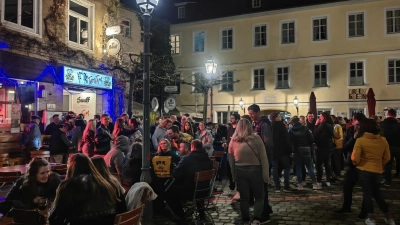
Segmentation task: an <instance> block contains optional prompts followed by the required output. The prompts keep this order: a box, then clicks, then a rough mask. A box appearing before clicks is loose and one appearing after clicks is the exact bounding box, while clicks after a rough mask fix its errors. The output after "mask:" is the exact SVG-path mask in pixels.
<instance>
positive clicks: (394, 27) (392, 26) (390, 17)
mask: <svg viewBox="0 0 400 225" xmlns="http://www.w3.org/2000/svg"><path fill="white" fill-rule="evenodd" d="M386 33H387V34H395V33H400V8H397V9H388V10H386Z"/></svg>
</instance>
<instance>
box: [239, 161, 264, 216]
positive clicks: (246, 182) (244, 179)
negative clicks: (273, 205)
mask: <svg viewBox="0 0 400 225" xmlns="http://www.w3.org/2000/svg"><path fill="white" fill-rule="evenodd" d="M235 173H236V182H237V183H236V184H237V189H238V191H239V193H240V212H241V214H242V219H243V221H245V222H247V221H250V212H249V208H250V204H249V199H250V191H251V192H252V193H253V195H254V198H255V201H254V212H253V213H254V218H253V219H255V220H259V219H260V218H261V213H262V211H263V205H264V179H263V176H262V170H261V166H235Z"/></svg>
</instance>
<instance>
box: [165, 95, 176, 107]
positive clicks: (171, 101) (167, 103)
mask: <svg viewBox="0 0 400 225" xmlns="http://www.w3.org/2000/svg"><path fill="white" fill-rule="evenodd" d="M164 108H167V109H168V110H174V109H175V108H176V99H175V98H174V97H168V98H167V99H166V100H165V102H164Z"/></svg>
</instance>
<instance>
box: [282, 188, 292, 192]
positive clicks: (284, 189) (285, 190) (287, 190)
mask: <svg viewBox="0 0 400 225" xmlns="http://www.w3.org/2000/svg"><path fill="white" fill-rule="evenodd" d="M293 191H294V189H293V188H291V187H285V188H283V192H293Z"/></svg>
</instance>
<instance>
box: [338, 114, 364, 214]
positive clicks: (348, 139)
mask: <svg viewBox="0 0 400 225" xmlns="http://www.w3.org/2000/svg"><path fill="white" fill-rule="evenodd" d="M365 119H366V117H365V115H364V114H363V113H356V114H354V115H353V120H352V126H351V127H349V128H348V129H347V132H346V136H345V138H344V142H343V143H344V145H343V149H342V151H343V153H344V154H345V155H346V158H347V170H346V174H345V176H344V182H343V200H344V201H343V205H342V208H340V209H338V210H336V211H335V213H337V214H342V213H350V212H351V204H352V202H353V188H354V186H355V185H356V183H357V181H358V173H357V169H356V167H355V166H354V165H353V162H352V161H351V154H352V153H353V148H354V144H355V143H356V139H357V137H358V129H359V127H360V123H362V122H363V121H364V120H365ZM357 218H358V219H366V218H367V211H366V208H365V206H364V203H362V204H361V212H360V214H359V215H358V216H357Z"/></svg>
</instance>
